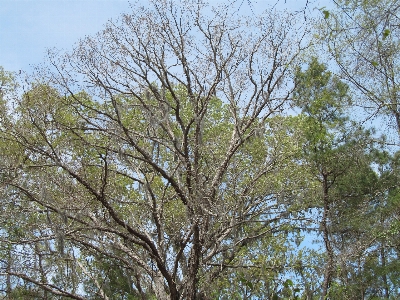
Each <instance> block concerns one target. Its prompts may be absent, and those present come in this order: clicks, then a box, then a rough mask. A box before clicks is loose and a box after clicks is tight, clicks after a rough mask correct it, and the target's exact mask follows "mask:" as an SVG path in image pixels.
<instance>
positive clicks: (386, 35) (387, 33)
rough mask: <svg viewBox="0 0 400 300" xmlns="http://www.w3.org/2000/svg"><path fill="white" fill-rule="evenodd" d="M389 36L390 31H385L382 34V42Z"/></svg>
mask: <svg viewBox="0 0 400 300" xmlns="http://www.w3.org/2000/svg"><path fill="white" fill-rule="evenodd" d="M389 34H390V30H389V29H385V30H384V31H383V33H382V40H385V39H386V38H387V37H388V36H389Z"/></svg>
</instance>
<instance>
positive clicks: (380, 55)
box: [321, 0, 400, 132]
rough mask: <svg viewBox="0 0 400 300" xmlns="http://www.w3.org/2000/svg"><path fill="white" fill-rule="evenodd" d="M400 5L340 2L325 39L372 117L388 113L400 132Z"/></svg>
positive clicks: (328, 15) (387, 0)
mask: <svg viewBox="0 0 400 300" xmlns="http://www.w3.org/2000/svg"><path fill="white" fill-rule="evenodd" d="M399 9H400V7H399V5H398V2H397V1H392V0H384V1H337V10H333V11H329V12H328V11H326V12H327V13H326V14H325V18H324V21H323V23H324V24H323V25H322V26H323V28H324V29H323V30H322V33H321V37H322V40H323V42H325V43H326V46H327V48H328V50H329V53H331V55H332V57H333V59H334V61H335V62H336V64H337V66H338V67H339V68H340V71H341V75H342V76H343V78H344V79H346V80H347V82H349V83H350V84H351V85H352V87H354V88H355V91H358V93H357V94H358V103H357V104H358V105H359V106H360V107H363V108H364V109H365V110H366V111H367V112H368V114H369V117H374V116H376V115H380V116H384V117H388V118H390V119H392V120H394V122H393V125H394V126H393V127H394V128H395V129H396V131H397V132H399V131H400V108H399V99H398V98H399V97H398V93H399V77H398V73H399V72H398V69H399V65H398V63H397V62H398V60H399V56H398V55H399V54H398V53H399Z"/></svg>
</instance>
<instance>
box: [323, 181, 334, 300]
mask: <svg viewBox="0 0 400 300" xmlns="http://www.w3.org/2000/svg"><path fill="white" fill-rule="evenodd" d="M323 193H324V194H323V200H324V214H323V217H322V222H321V227H322V232H323V237H324V243H325V249H326V254H327V256H328V258H327V262H326V267H325V271H324V282H323V290H322V299H326V296H327V294H328V290H329V287H330V285H331V282H332V274H333V262H334V259H333V249H332V244H331V241H330V239H329V229H328V224H327V220H328V218H329V216H328V214H329V196H328V193H329V185H328V175H326V174H323Z"/></svg>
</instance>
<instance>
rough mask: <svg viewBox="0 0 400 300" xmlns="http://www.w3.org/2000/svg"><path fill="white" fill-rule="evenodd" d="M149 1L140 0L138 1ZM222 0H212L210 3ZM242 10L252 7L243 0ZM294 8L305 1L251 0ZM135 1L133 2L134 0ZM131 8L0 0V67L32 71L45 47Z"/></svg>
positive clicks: (83, 0) (121, 3) (105, 2)
mask: <svg viewBox="0 0 400 300" xmlns="http://www.w3.org/2000/svg"><path fill="white" fill-rule="evenodd" d="M142 1H143V2H147V0H139V2H142ZM217 1H221V0H210V1H209V2H210V3H213V2H217ZM242 1H243V3H242V6H241V9H244V10H249V9H250V6H249V1H248V0H242ZM277 1H278V6H281V7H285V8H291V7H294V6H297V7H301V6H304V5H305V3H306V0H287V1H285V0H258V1H257V0H251V3H252V8H253V11H254V12H255V13H257V12H259V9H265V8H266V7H268V6H267V5H268V4H270V5H273V4H274V3H276V2H277ZM133 2H134V1H133ZM129 11H131V7H130V3H129V1H127V0H0V66H3V67H4V69H5V70H8V71H14V72H18V71H19V70H23V71H26V72H29V71H30V70H31V69H32V66H34V65H37V64H40V63H41V62H43V61H44V57H45V54H46V49H48V48H53V47H56V48H58V49H61V50H64V51H68V50H70V49H71V48H72V46H73V44H74V43H76V42H77V41H78V40H79V39H80V38H83V37H85V36H86V35H93V34H95V33H96V32H97V31H99V30H101V29H102V28H103V25H104V24H105V23H106V22H107V20H109V19H116V18H118V16H119V15H120V14H121V13H124V12H129Z"/></svg>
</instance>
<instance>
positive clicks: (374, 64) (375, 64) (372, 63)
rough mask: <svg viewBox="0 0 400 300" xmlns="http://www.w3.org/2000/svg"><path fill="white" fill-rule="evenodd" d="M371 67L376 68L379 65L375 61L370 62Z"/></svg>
mask: <svg viewBox="0 0 400 300" xmlns="http://www.w3.org/2000/svg"><path fill="white" fill-rule="evenodd" d="M371 65H373V66H374V67H377V66H378V65H379V64H378V63H377V62H376V61H374V60H373V61H371Z"/></svg>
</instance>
